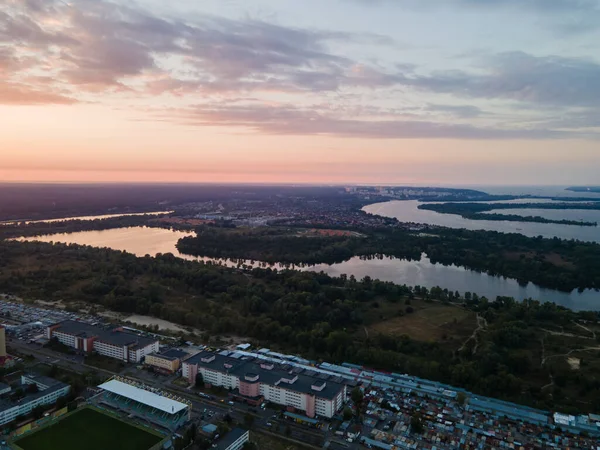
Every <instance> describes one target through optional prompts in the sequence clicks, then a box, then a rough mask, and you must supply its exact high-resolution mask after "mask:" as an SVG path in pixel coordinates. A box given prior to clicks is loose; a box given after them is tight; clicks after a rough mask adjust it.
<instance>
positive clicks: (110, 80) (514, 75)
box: [0, 0, 600, 185]
mask: <svg viewBox="0 0 600 450" xmlns="http://www.w3.org/2000/svg"><path fill="white" fill-rule="evenodd" d="M0 181H69V182H74V181H94V182H95V181H161V182H163V181H168V182H176V181H182V182H305V183H378V184H381V183H396V184H401V183H419V184H444V183H445V184H461V185H465V184H600V0H171V1H166V0H144V1H137V2H134V1H131V0H119V1H112V2H111V1H104V0H64V1H63V0H2V1H0Z"/></svg>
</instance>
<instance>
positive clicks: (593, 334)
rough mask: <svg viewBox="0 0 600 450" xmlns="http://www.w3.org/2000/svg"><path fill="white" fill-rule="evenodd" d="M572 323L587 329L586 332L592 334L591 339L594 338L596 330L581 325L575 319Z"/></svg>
mask: <svg viewBox="0 0 600 450" xmlns="http://www.w3.org/2000/svg"><path fill="white" fill-rule="evenodd" d="M573 323H574V324H575V325H576V326H578V327H579V328H583V329H584V330H585V331H587V332H588V333H590V334H591V335H592V339H596V332H595V331H594V330H590V329H589V328H588V327H586V326H583V325H581V324H580V323H577V322H575V321H573Z"/></svg>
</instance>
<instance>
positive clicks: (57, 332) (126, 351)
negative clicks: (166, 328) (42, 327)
mask: <svg viewBox="0 0 600 450" xmlns="http://www.w3.org/2000/svg"><path fill="white" fill-rule="evenodd" d="M46 337H47V338H48V339H53V338H56V339H58V341H59V342H62V343H63V344H65V345H67V346H69V347H72V348H74V349H75V350H78V351H80V352H83V353H92V351H95V352H96V353H98V354H100V355H104V356H108V357H111V358H115V359H120V360H122V361H125V362H134V363H138V362H140V361H141V360H142V359H143V358H144V357H145V356H146V355H149V354H151V353H157V352H158V350H159V343H158V340H157V339H154V338H149V337H145V336H140V335H137V334H135V333H129V332H126V331H123V329H122V328H119V327H116V328H110V329H105V328H102V327H98V326H94V325H90V324H87V323H84V322H78V321H75V320H65V321H63V322H59V323H57V324H54V325H51V326H49V327H48V328H47V329H46Z"/></svg>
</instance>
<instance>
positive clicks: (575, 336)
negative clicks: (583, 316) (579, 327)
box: [540, 328, 593, 339]
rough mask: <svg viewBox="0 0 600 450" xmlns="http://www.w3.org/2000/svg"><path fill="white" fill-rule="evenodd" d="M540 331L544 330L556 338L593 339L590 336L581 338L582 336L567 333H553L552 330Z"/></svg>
mask: <svg viewBox="0 0 600 450" xmlns="http://www.w3.org/2000/svg"><path fill="white" fill-rule="evenodd" d="M540 330H542V331H544V332H546V333H548V334H552V335H554V336H567V337H572V338H579V339H593V338H591V337H590V336H581V335H580V334H573V333H567V332H566V331H552V330H547V329H546V328H540ZM588 331H590V332H591V330H588Z"/></svg>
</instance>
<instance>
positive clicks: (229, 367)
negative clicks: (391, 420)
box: [182, 352, 347, 418]
mask: <svg viewBox="0 0 600 450" xmlns="http://www.w3.org/2000/svg"><path fill="white" fill-rule="evenodd" d="M232 355H235V353H233V354H232ZM182 374H183V376H184V377H186V378H187V379H188V380H189V382H190V383H194V382H195V380H196V376H197V375H198V374H201V375H202V378H203V380H204V383H205V384H208V385H212V386H222V387H225V388H227V389H231V390H232V391H234V393H235V394H236V395H237V396H239V397H240V398H241V399H243V400H245V401H248V402H249V403H254V404H257V403H259V402H262V401H269V402H273V403H276V404H278V405H283V406H286V407H287V408H288V409H289V410H290V411H292V410H294V411H302V412H304V414H306V415H307V416H308V417H315V416H316V415H318V416H322V417H328V418H330V417H333V416H334V415H335V414H336V413H337V412H338V411H339V410H340V409H342V407H343V405H344V402H345V400H346V394H347V387H346V384H344V383H343V382H342V380H341V378H339V377H332V376H329V375H325V374H320V373H317V372H312V371H307V370H305V369H302V368H299V367H294V366H291V365H287V364H275V363H272V362H267V361H264V360H259V359H256V358H253V357H248V356H240V355H236V356H230V355H227V354H223V353H214V352H201V353H198V354H197V355H194V356H192V357H191V358H189V359H188V360H186V361H184V362H183V368H182Z"/></svg>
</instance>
